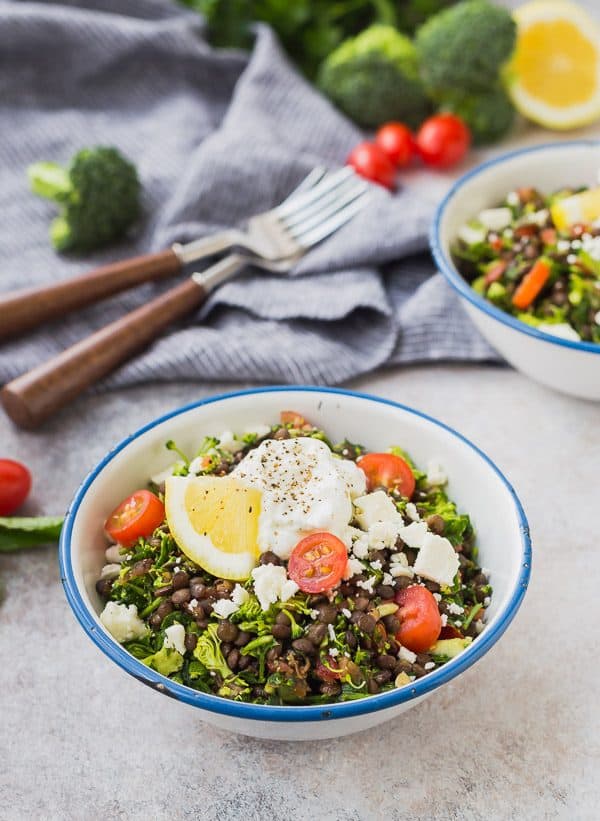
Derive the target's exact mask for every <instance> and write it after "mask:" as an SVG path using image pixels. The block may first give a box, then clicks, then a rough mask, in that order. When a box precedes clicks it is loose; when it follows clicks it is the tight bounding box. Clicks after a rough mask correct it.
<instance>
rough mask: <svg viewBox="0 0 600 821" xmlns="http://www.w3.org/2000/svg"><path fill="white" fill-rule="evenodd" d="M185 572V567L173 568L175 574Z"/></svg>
mask: <svg viewBox="0 0 600 821" xmlns="http://www.w3.org/2000/svg"><path fill="white" fill-rule="evenodd" d="M183 572H184V570H183V567H179V565H177V566H176V567H174V568H173V573H183Z"/></svg>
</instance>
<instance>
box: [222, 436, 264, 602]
mask: <svg viewBox="0 0 600 821" xmlns="http://www.w3.org/2000/svg"><path fill="white" fill-rule="evenodd" d="M269 430H270V428H269ZM249 598H250V593H248V591H247V590H245V589H244V588H243V587H242V585H241V584H236V586H235V587H234V588H233V592H232V593H231V601H232V602H234V603H235V604H237V605H242V604H245V602H247V601H248V599H249Z"/></svg>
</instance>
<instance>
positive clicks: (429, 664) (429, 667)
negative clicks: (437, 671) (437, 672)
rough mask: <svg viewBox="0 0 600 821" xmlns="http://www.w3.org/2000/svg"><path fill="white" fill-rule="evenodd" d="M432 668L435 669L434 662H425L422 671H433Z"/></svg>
mask: <svg viewBox="0 0 600 821" xmlns="http://www.w3.org/2000/svg"><path fill="white" fill-rule="evenodd" d="M434 667H435V661H426V662H425V664H424V665H423V669H424V670H433V668H434Z"/></svg>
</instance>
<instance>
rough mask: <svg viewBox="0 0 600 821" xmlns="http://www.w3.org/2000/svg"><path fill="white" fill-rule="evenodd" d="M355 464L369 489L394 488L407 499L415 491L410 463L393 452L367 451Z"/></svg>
mask: <svg viewBox="0 0 600 821" xmlns="http://www.w3.org/2000/svg"><path fill="white" fill-rule="evenodd" d="M356 464H357V465H358V466H359V468H360V469H361V470H362V471H363V473H364V474H365V475H366V477H367V487H368V490H369V491H372V490H375V488H377V487H385V488H387V489H388V490H392V488H395V489H396V490H399V491H400V493H401V494H402V495H403V496H406V498H407V499H410V498H411V497H412V495H413V493H414V492H415V477H414V475H413V472H412V470H411V467H410V465H409V464H408V462H405V461H404V459H403V458H402V457H401V456H396V454H395V453H367V454H366V455H365V456H361V457H360V459H358V460H357V462H356Z"/></svg>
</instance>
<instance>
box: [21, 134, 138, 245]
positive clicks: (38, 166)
mask: <svg viewBox="0 0 600 821" xmlns="http://www.w3.org/2000/svg"><path fill="white" fill-rule="evenodd" d="M27 173H28V175H29V180H30V183H31V188H32V190H33V192H34V193H35V194H38V195H39V196H40V197H45V198H46V199H51V200H54V201H55V202H56V203H57V204H58V205H59V207H60V213H59V215H58V217H56V219H55V220H54V221H53V222H52V225H51V227H50V238H51V240H52V244H53V245H54V247H55V248H56V250H57V251H91V250H92V249H94V248H100V247H101V246H103V245H108V244H109V243H111V242H112V241H114V240H117V239H119V238H120V237H122V236H123V234H125V232H126V231H127V229H128V228H129V227H130V226H131V225H132V223H133V222H134V221H135V220H136V219H137V217H138V215H139V213H140V182H139V179H138V175H137V171H136V169H135V167H134V166H133V165H132V164H131V163H130V162H128V160H126V159H125V158H124V157H123V156H122V155H121V154H120V153H119V152H118V151H117V149H116V148H105V147H97V148H84V149H83V150H82V151H78V152H77V154H75V156H74V157H73V159H72V160H71V163H70V165H69V167H68V168H63V167H62V166H60V165H58V164H57V163H53V162H39V163H34V164H33V165H31V166H30V167H29V168H28V172H27Z"/></svg>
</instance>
